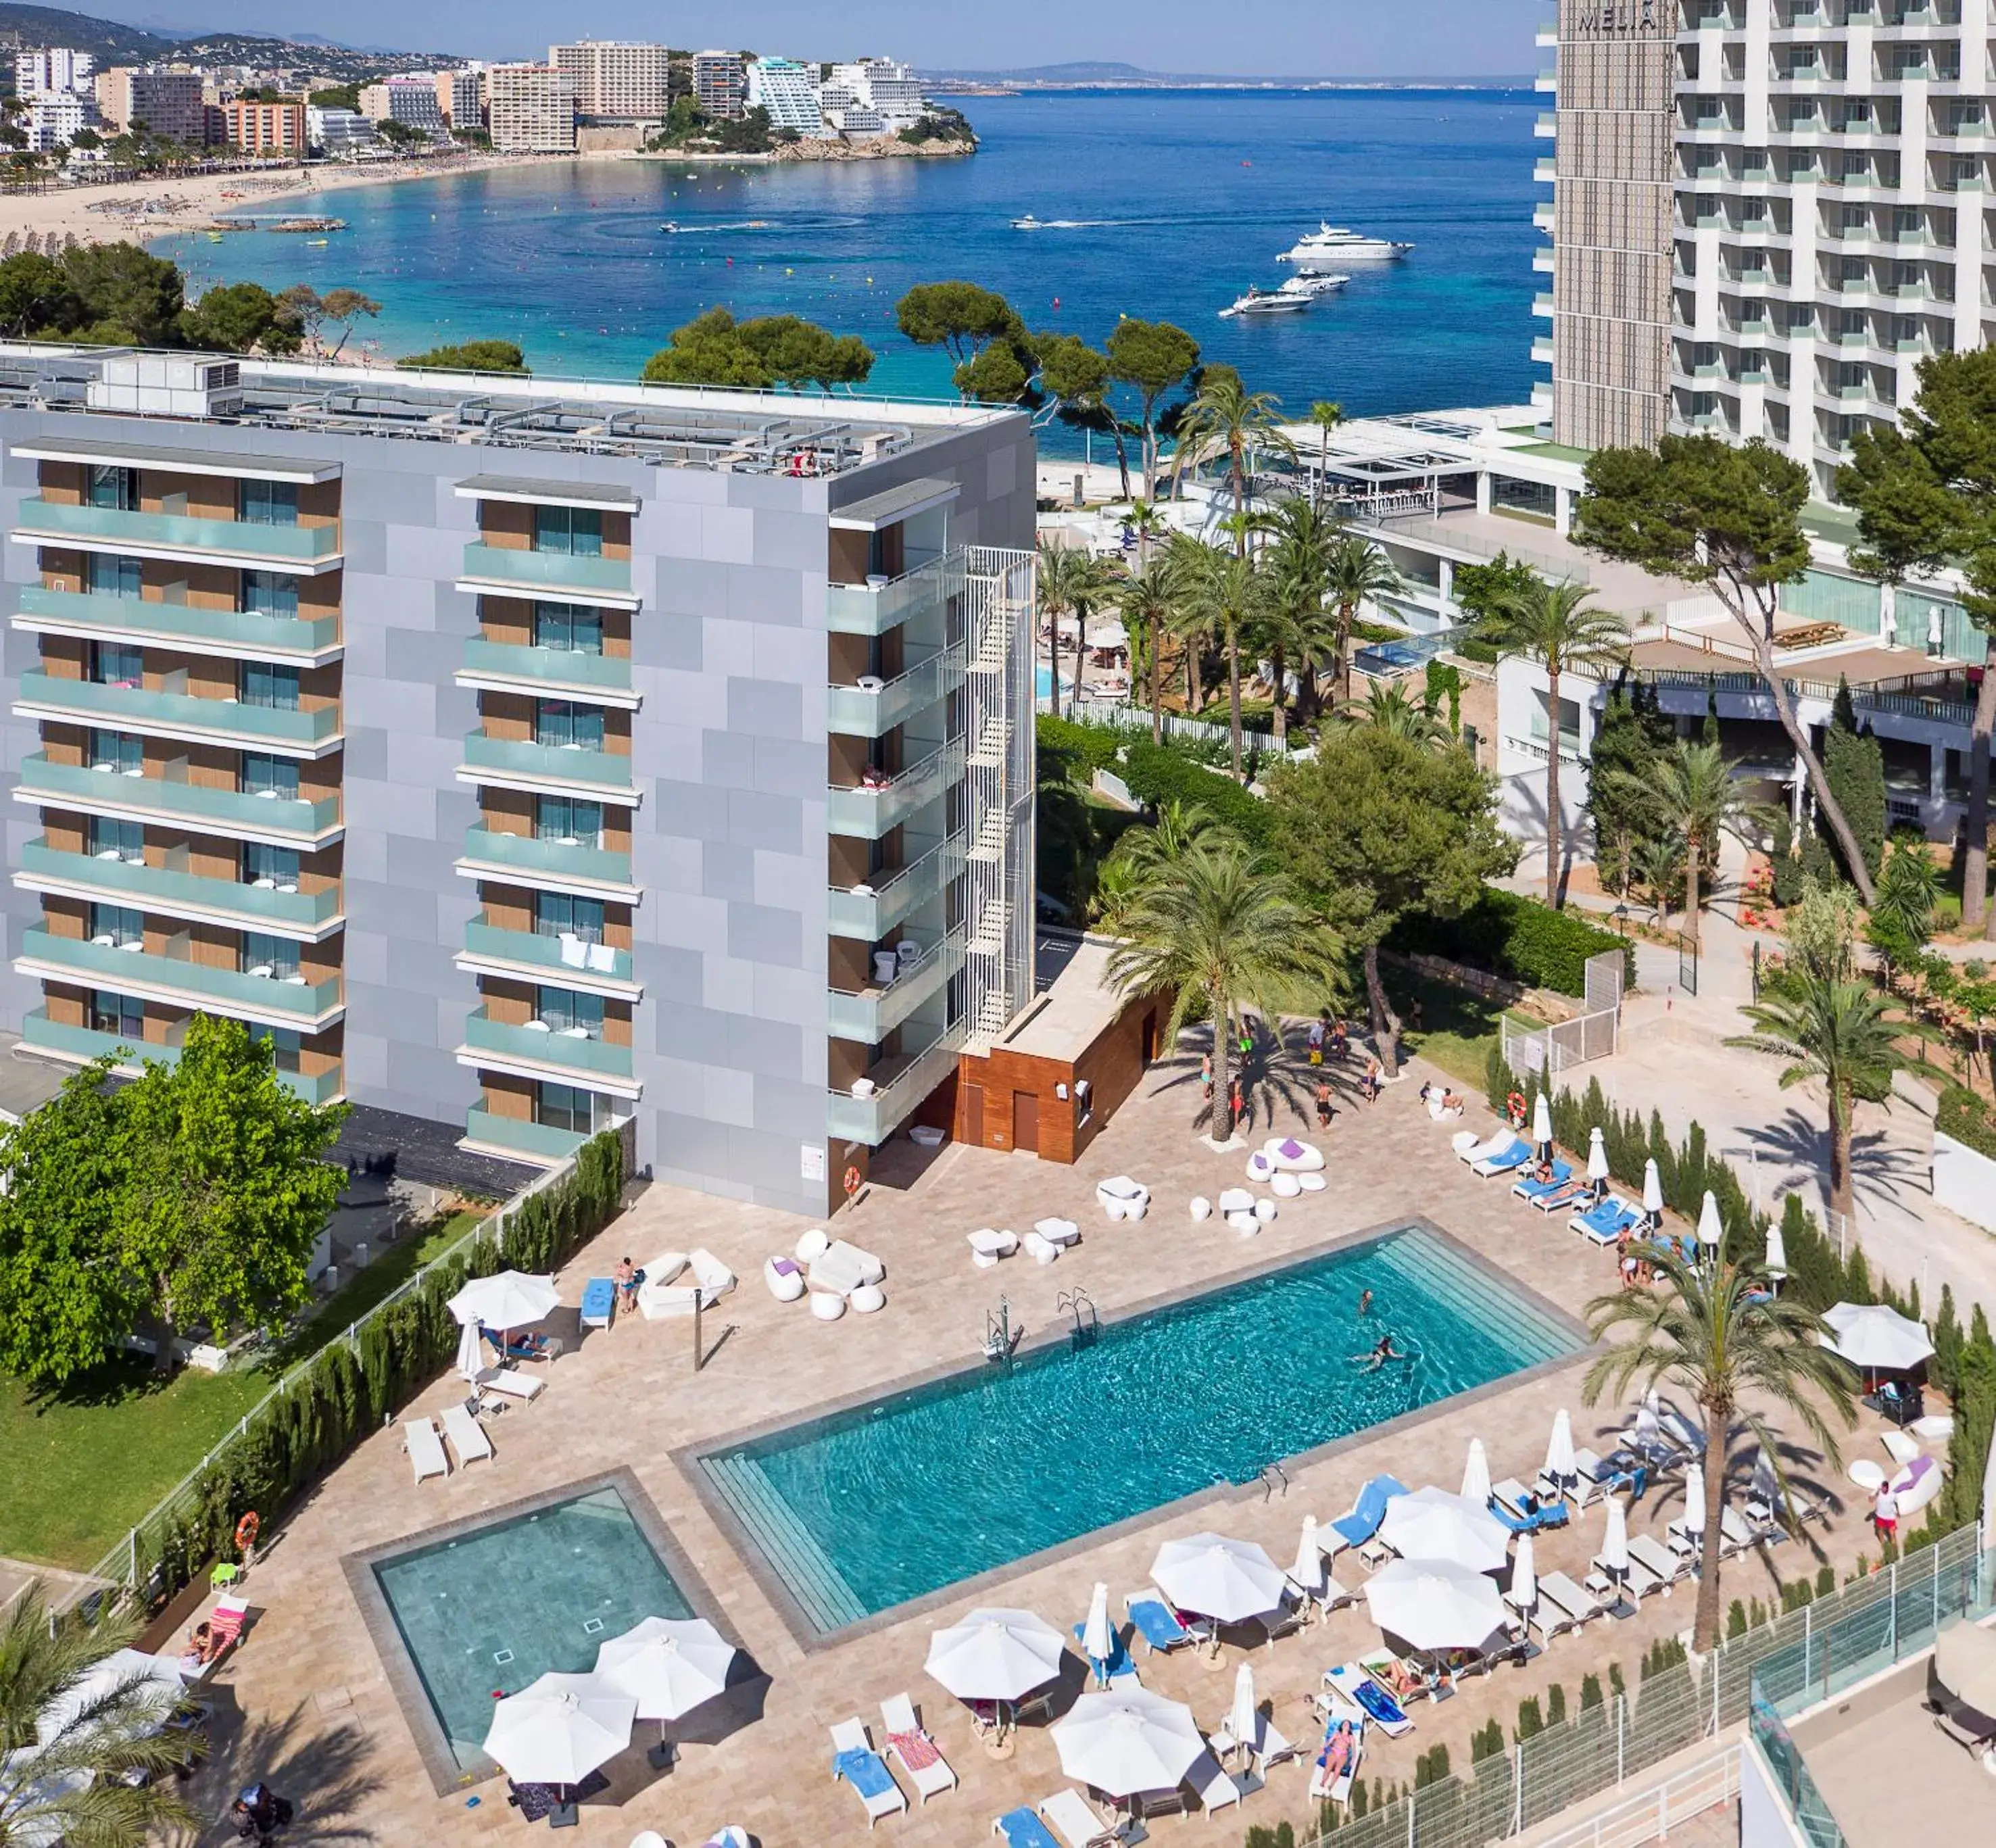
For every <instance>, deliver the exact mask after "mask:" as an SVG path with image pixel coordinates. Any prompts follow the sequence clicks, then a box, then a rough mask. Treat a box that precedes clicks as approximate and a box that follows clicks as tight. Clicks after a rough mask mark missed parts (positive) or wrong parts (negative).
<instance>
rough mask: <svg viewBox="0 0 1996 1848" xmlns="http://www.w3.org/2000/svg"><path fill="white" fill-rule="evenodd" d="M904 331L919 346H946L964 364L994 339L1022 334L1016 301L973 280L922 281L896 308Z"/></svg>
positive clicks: (952, 355)
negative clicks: (1012, 302)
mask: <svg viewBox="0 0 1996 1848" xmlns="http://www.w3.org/2000/svg"><path fill="white" fill-rule="evenodd" d="M894 320H895V323H896V325H897V326H899V327H900V330H901V332H903V333H904V334H905V335H907V337H908V338H909V339H910V340H912V341H914V343H915V344H916V345H917V346H945V347H947V348H948V349H949V356H950V357H951V358H952V360H955V361H956V363H958V365H959V366H961V365H962V364H963V363H965V361H966V360H969V359H971V358H972V357H974V356H976V353H979V351H980V350H981V349H983V347H985V346H987V345H989V343H990V342H992V341H993V340H997V339H1010V338H1011V337H1013V336H1017V335H1020V334H1023V333H1024V331H1025V326H1024V322H1021V321H1020V318H1019V316H1018V314H1017V311H1016V310H1015V309H1014V308H1013V306H1012V305H1011V303H1010V302H1009V301H1007V300H1006V299H1005V298H1004V297H1003V295H1000V294H996V292H995V291H992V290H990V289H986V288H980V287H978V285H977V284H976V283H974V282H923V283H917V284H916V285H915V286H914V287H913V288H912V289H910V290H909V291H908V292H907V294H905V295H903V297H902V298H901V299H900V304H899V305H897V306H896V308H895V310H894Z"/></svg>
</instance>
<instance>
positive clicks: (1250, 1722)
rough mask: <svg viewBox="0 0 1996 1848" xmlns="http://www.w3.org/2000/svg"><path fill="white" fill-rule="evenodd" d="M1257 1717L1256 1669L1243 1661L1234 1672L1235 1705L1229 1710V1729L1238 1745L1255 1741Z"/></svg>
mask: <svg viewBox="0 0 1996 1848" xmlns="http://www.w3.org/2000/svg"><path fill="white" fill-rule="evenodd" d="M1255 1719H1256V1715H1255V1712H1254V1669H1253V1667H1251V1665H1250V1664H1248V1663H1246V1662H1243V1663H1242V1664H1241V1666H1240V1667H1239V1668H1238V1669H1237V1671H1235V1673H1234V1705H1232V1706H1231V1707H1230V1708H1229V1709H1227V1731H1228V1732H1230V1733H1232V1734H1233V1735H1234V1743H1235V1744H1236V1745H1244V1746H1251V1745H1252V1744H1253V1743H1254V1734H1255V1731H1256V1726H1255Z"/></svg>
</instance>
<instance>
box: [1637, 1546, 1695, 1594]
mask: <svg viewBox="0 0 1996 1848" xmlns="http://www.w3.org/2000/svg"><path fill="white" fill-rule="evenodd" d="M1629 1559H1630V1560H1631V1561H1632V1562H1633V1563H1634V1564H1636V1565H1639V1566H1642V1567H1643V1568H1647V1570H1648V1571H1650V1572H1651V1573H1653V1574H1654V1575H1655V1576H1656V1578H1657V1580H1658V1581H1660V1583H1661V1585H1662V1586H1663V1588H1664V1594H1665V1595H1666V1596H1667V1595H1669V1592H1670V1588H1671V1586H1672V1585H1675V1584H1676V1583H1677V1581H1678V1580H1679V1579H1680V1578H1683V1577H1684V1575H1685V1573H1687V1572H1688V1571H1690V1570H1691V1561H1689V1560H1688V1559H1684V1558H1681V1557H1678V1554H1674V1553H1673V1552H1671V1550H1670V1549H1669V1548H1668V1547H1660V1546H1658V1545H1657V1543H1656V1541H1655V1540H1654V1539H1652V1538H1651V1537H1650V1536H1649V1535H1648V1534H1647V1533H1639V1534H1637V1535H1636V1537H1635V1538H1634V1539H1633V1540H1630V1541H1629Z"/></svg>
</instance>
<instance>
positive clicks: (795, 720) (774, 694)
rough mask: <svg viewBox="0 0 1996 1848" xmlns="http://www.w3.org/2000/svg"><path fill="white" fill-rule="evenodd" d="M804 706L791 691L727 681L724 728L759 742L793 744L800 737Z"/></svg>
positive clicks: (767, 684) (794, 690) (765, 684)
mask: <svg viewBox="0 0 1996 1848" xmlns="http://www.w3.org/2000/svg"><path fill="white" fill-rule="evenodd" d="M803 713H804V702H803V700H801V699H800V698H799V697H798V692H797V688H796V687H784V686H779V685H773V684H772V683H770V682H769V681H767V680H742V679H740V678H738V677H731V678H730V679H729V680H728V730H729V731H736V732H750V733H752V734H753V735H755V736H756V737H757V738H784V739H786V740H789V741H791V742H796V741H797V740H798V739H800V738H802V736H803V735H804V734H803V729H802V728H803V722H804V721H803Z"/></svg>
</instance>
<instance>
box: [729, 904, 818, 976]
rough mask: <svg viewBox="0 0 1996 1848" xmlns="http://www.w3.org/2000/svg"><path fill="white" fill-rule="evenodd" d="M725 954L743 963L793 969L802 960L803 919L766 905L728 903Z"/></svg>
mask: <svg viewBox="0 0 1996 1848" xmlns="http://www.w3.org/2000/svg"><path fill="white" fill-rule="evenodd" d="M728 954H729V955H731V956H738V957H740V958H742V960H743V961H744V962H755V963H774V964H775V965H776V966H777V967H778V968H779V969H794V968H797V967H800V966H801V965H802V963H803V961H804V920H803V918H802V917H800V916H799V915H798V914H797V912H795V911H783V910H776V908H775V907H772V906H769V905H753V904H738V903H731V904H730V905H729V906H728Z"/></svg>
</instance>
